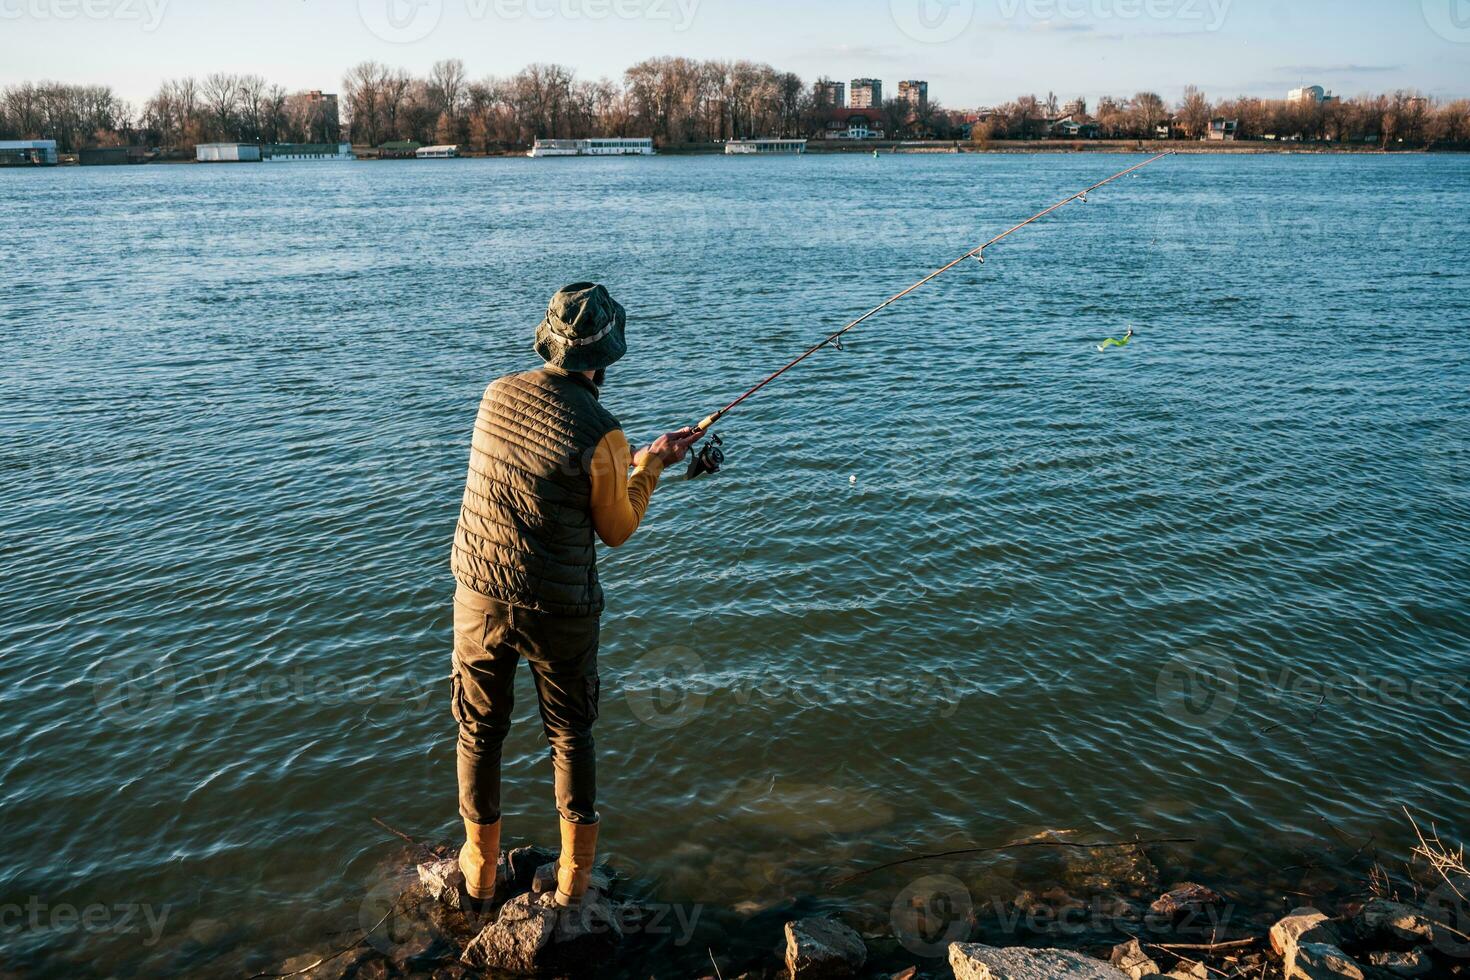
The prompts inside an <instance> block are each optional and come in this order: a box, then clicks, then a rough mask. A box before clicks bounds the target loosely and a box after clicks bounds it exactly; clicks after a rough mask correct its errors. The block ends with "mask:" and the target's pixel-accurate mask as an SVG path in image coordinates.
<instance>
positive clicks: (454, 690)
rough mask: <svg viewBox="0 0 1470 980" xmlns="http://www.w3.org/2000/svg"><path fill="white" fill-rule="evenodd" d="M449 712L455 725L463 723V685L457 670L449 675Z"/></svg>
mask: <svg viewBox="0 0 1470 980" xmlns="http://www.w3.org/2000/svg"><path fill="white" fill-rule="evenodd" d="M449 713H450V714H452V715H454V723H455V724H456V725H463V724H464V685H463V684H462V683H461V682H460V679H459V671H457V670H456V671H455V672H454V673H452V674H450V675H449Z"/></svg>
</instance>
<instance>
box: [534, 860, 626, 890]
mask: <svg viewBox="0 0 1470 980" xmlns="http://www.w3.org/2000/svg"><path fill="white" fill-rule="evenodd" d="M611 890H612V879H611V878H610V877H609V876H608V874H607V873H606V872H605V871H603V870H602V869H601V868H593V869H592V874H591V875H590V876H589V877H588V880H587V891H589V892H597V893H598V894H599V895H607V894H608V893H609V892H610V891H611ZM555 891H556V862H555V861H554V860H553V861H552V862H551V863H549V864H543V865H541V867H539V868H537V869H536V874H535V876H534V877H532V879H531V894H533V895H540V894H542V893H543V892H553V893H554V892H555Z"/></svg>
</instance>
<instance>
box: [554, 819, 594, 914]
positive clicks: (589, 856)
mask: <svg viewBox="0 0 1470 980" xmlns="http://www.w3.org/2000/svg"><path fill="white" fill-rule="evenodd" d="M599 826H601V825H600V824H595V823H572V822H571V821H570V820H566V819H563V820H562V822H561V857H559V858H557V861H556V904H558V905H575V904H576V903H578V902H580V901H581V900H582V896H583V895H586V894H587V882H588V881H590V880H591V878H592V862H593V861H594V860H595V859H596V857H597V828H598V827H599Z"/></svg>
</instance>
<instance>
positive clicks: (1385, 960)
mask: <svg viewBox="0 0 1470 980" xmlns="http://www.w3.org/2000/svg"><path fill="white" fill-rule="evenodd" d="M1368 963H1369V965H1371V966H1376V967H1378V968H1379V969H1380V970H1387V971H1388V972H1389V973H1394V974H1397V975H1399V976H1401V977H1417V976H1420V975H1422V974H1425V973H1428V972H1429V970H1430V968H1431V967H1433V966H1434V964H1433V963H1432V962H1431V961H1430V959H1429V957H1427V956H1425V955H1424V953H1423V952H1421V951H1420V950H1417V949H1416V950H1411V951H1410V952H1407V953H1369V954H1368Z"/></svg>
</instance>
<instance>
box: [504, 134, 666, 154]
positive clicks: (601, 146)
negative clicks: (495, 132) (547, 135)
mask: <svg viewBox="0 0 1470 980" xmlns="http://www.w3.org/2000/svg"><path fill="white" fill-rule="evenodd" d="M526 156H528V157H627V156H636V157H650V156H653V140H651V139H648V138H647V137H633V136H602V137H598V138H596V139H586V140H537V141H536V143H535V145H534V146H532V147H531V150H530V152H529V153H527V154H526Z"/></svg>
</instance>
